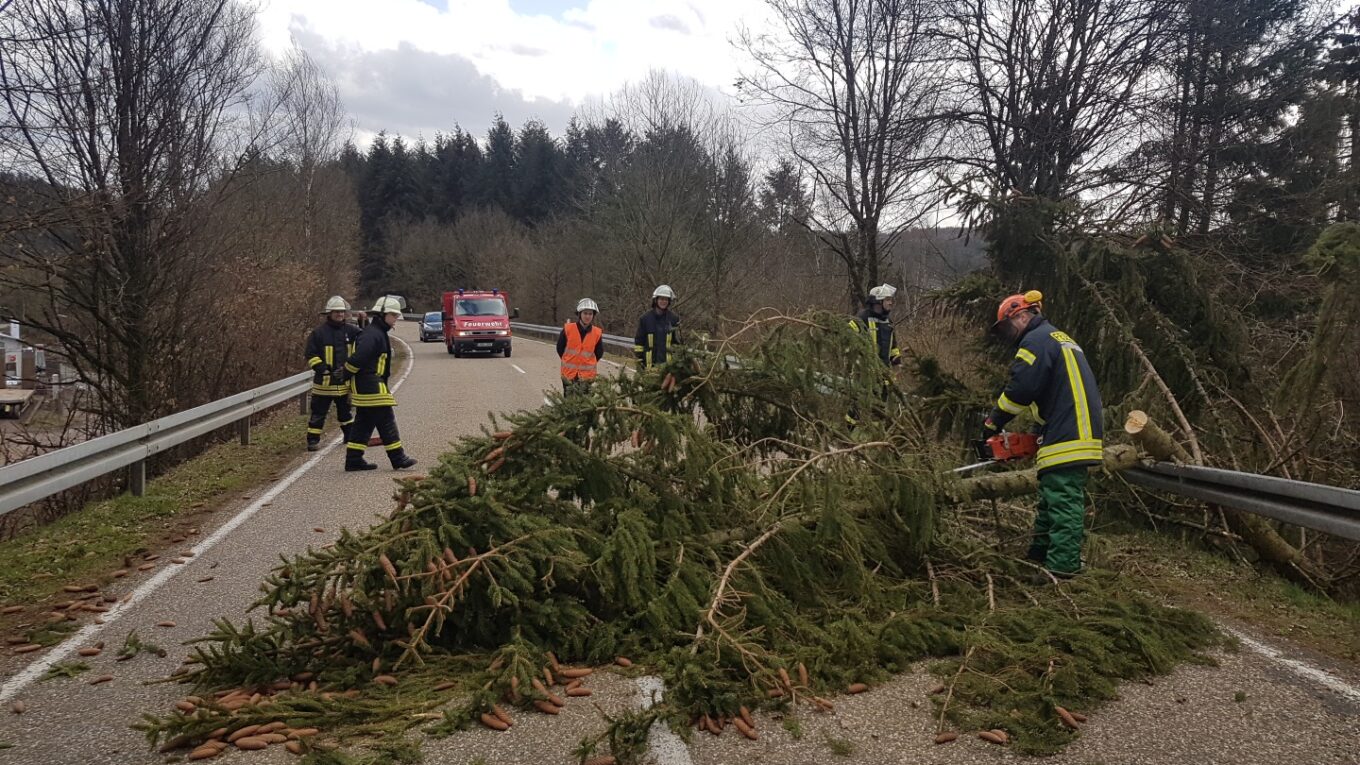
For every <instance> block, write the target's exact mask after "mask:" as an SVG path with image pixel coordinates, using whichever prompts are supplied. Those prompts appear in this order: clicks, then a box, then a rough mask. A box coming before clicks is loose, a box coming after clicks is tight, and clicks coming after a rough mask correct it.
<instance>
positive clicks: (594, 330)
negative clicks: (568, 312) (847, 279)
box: [562, 321, 604, 380]
mask: <svg viewBox="0 0 1360 765" xmlns="http://www.w3.org/2000/svg"><path fill="white" fill-rule="evenodd" d="M562 331H564V332H566V333H567V347H566V348H565V349H563V351H562V378H563V379H565V380H594V379H595V364H596V362H597V361H598V359H596V358H595V346H597V345H599V343H600V337H601V336H603V335H604V330H602V329H600V328H599V327H597V326H595V325H594V324H592V325H590V330H589V331H587V332H586V336H585V337H581V328H580V327H578V326H577V325H576V322H574V321H569V322H567V323H566V326H564V327H563V328H562Z"/></svg>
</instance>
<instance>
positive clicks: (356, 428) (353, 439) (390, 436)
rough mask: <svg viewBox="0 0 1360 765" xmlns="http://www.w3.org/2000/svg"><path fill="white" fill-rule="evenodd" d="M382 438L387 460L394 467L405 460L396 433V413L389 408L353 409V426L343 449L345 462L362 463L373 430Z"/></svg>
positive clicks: (399, 438)
mask: <svg viewBox="0 0 1360 765" xmlns="http://www.w3.org/2000/svg"><path fill="white" fill-rule="evenodd" d="M375 429H376V430H377V431H378V436H379V437H380V438H382V442H383V448H384V449H386V450H387V458H388V459H389V460H391V461H392V464H393V465H395V464H397V463H398V462H401V461H402V460H404V459H405V458H406V450H404V449H402V448H401V435H400V434H399V433H398V432H397V413H396V410H395V408H394V407H390V406H360V407H356V408H355V414H354V424H353V425H351V426H350V427H349V436H348V444H347V448H346V449H345V462H347V463H349V464H352V465H357V464H359V463H360V462H363V461H364V450H365V449H367V448H368V438H369V436H371V435H373V431H374V430H375Z"/></svg>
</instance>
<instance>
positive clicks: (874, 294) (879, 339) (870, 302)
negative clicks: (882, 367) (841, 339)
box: [850, 284, 902, 367]
mask: <svg viewBox="0 0 1360 765" xmlns="http://www.w3.org/2000/svg"><path fill="white" fill-rule="evenodd" d="M896 294H897V288H896V287H894V286H892V285H891V284H880V285H878V286H877V287H874V288H873V289H871V290H869V297H867V298H865V300H864V310H862V311H860V312H859V313H857V314H855V318H853V319H851V320H850V329H853V330H855V331H856V332H863V333H865V335H866V336H867V337H868V339H869V342H871V343H872V344H873V346H874V350H875V352H877V353H878V357H879V358H880V359H882V360H883V363H884V364H887V365H888V366H890V367H895V366H900V365H901V364H902V349H901V348H898V347H897V338H896V337H895V336H894V334H893V325H892V320H891V319H889V318H888V315H889V314H890V313H892V309H893V300H894V299H895V298H894V296H895V295H896Z"/></svg>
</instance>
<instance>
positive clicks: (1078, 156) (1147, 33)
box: [940, 0, 1179, 199]
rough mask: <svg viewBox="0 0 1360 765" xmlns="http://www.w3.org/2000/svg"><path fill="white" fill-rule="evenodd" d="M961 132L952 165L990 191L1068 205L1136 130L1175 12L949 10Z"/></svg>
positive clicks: (1099, 7) (1093, 3)
mask: <svg viewBox="0 0 1360 765" xmlns="http://www.w3.org/2000/svg"><path fill="white" fill-rule="evenodd" d="M948 2H949V10H948V12H947V13H946V14H945V18H944V20H943V23H942V24H941V32H940V34H941V36H942V37H943V38H944V39H945V40H947V41H948V43H949V46H950V52H949V56H950V59H951V60H952V61H953V63H954V77H953V82H954V90H953V93H954V95H955V96H956V97H957V99H958V100H957V102H956V103H955V104H954V106H953V108H952V109H951V110H950V113H949V115H950V118H951V119H952V120H953V121H955V122H957V124H959V125H960V126H962V128H963V132H962V134H961V135H960V137H959V140H958V142H957V144H956V149H955V151H954V153H953V159H954V161H955V162H957V163H958V164H960V165H962V166H963V167H966V168H971V169H972V170H974V171H975V172H976V173H977V174H979V175H980V176H981V177H982V178H983V179H984V181H985V183H986V184H987V186H989V187H990V188H989V191H992V192H997V191H1001V192H1005V191H1010V190H1015V191H1018V192H1019V193H1022V194H1026V195H1031V194H1032V195H1035V196H1038V197H1042V198H1045V199H1061V198H1065V197H1067V198H1070V197H1073V196H1075V195H1077V194H1079V193H1081V192H1082V191H1085V190H1087V189H1088V188H1089V187H1090V185H1089V184H1090V183H1100V180H1099V179H1097V178H1095V177H1094V176H1092V177H1090V178H1083V171H1084V170H1086V169H1090V168H1092V167H1098V166H1100V165H1101V164H1104V163H1108V162H1110V161H1111V160H1110V159H1109V158H1108V157H1106V156H1105V152H1104V151H1103V150H1104V149H1107V148H1111V146H1112V144H1114V143H1116V142H1118V141H1121V140H1124V139H1126V138H1127V137H1128V136H1129V135H1130V134H1131V132H1132V131H1133V130H1135V128H1136V127H1137V126H1138V125H1139V124H1140V121H1141V120H1142V119H1143V114H1142V111H1141V108H1140V107H1142V106H1144V105H1145V103H1144V96H1145V95H1146V86H1147V75H1148V73H1149V70H1150V69H1151V68H1152V67H1153V66H1154V65H1156V64H1157V63H1158V57H1159V56H1160V55H1161V54H1162V52H1163V51H1164V50H1165V48H1166V45H1167V38H1166V36H1165V35H1164V31H1165V30H1166V29H1167V28H1168V25H1169V24H1171V23H1172V21H1173V17H1174V15H1173V8H1174V6H1175V5H1176V3H1177V2H1179V0H1122V1H1120V2H1111V1H1110V0H948Z"/></svg>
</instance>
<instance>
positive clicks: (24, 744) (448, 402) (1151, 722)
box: [0, 323, 1360, 765]
mask: <svg viewBox="0 0 1360 765" xmlns="http://www.w3.org/2000/svg"><path fill="white" fill-rule="evenodd" d="M398 331H399V333H400V334H401V335H402V336H403V337H405V338H407V339H408V340H410V341H411V342H410V346H411V349H412V364H411V366H409V367H408V368H407V371H406V372H405V373H404V374H406V375H408V376H407V377H405V378H404V380H403V384H402V386H401V387H400V388H399V389H398V391H397V398H398V401H399V402H400V407H399V408H398V419H399V422H400V425H401V429H402V441H403V442H404V443H405V444H406V445H407V449H408V451H409V452H410V453H411V454H413V455H414V456H416V457H417V458H419V459H420V460H421V461H422V465H421V466H419V467H418V468H417V472H419V471H420V470H422V469H424V468H427V467H429V466H430V465H431V464H433V462H434V461H435V458H436V457H437V455H438V453H439V452H440V451H441V450H442V449H443V448H444V446H445V445H446V444H447V443H448V442H449V441H451V440H454V439H456V438H458V437H459V436H461V435H464V434H469V433H474V432H477V431H478V429H479V428H480V427H481V425H482V423H483V422H485V419H486V414H487V412H489V411H509V410H514V409H521V408H532V407H537V406H539V405H541V404H542V402H543V397H544V393H545V390H547V389H552V388H554V387H555V386H556V385H557V359H556V357H555V356H554V354H553V352H552V349H551V347H549V346H547V345H544V344H541V343H534V342H530V341H528V340H527V339H524V338H521V339H520V340H517V341H516V346H515V351H516V353H515V357H514V359H513V360H510V359H502V358H494V359H486V358H470V359H457V360H455V359H453V358H452V357H450V356H448V355H447V354H446V353H445V351H444V348H443V346H442V345H440V344H420V343H417V342H414V340H415V332H416V328H415V325H414V324H413V323H405V324H402V325H400V328H399V330H398ZM512 361H513V363H512ZM299 451H300V449H299ZM371 457H372V458H373V459H376V460H379V461H380V463H385V461H384V460H383V459H382V456H381V455H380V454H379V453H378V451H377V450H374V451H373V452H372V453H371ZM342 461H343V453H342V451H341V449H340V448H339V447H330V448H328V449H327V450H326V451H324V452H322V453H320V454H317V455H313V456H309V457H302V456H300V457H299V459H298V461H297V463H296V465H295V466H294V468H293V469H292V470H291V471H289V472H287V473H286V475H285V476H284V477H283V478H282V479H281V480H280V481H279V482H277V483H275V484H273V485H272V486H269V487H264V488H263V489H262V493H261V494H259V495H257V496H255V497H253V498H250V499H246V500H243V501H242V502H241V503H240V504H239V505H238V506H237V507H234V508H229V509H227V510H226V511H224V512H223V513H222V514H221V515H220V516H219V517H218V518H217V519H216V521H215V523H207V522H205V523H204V525H203V528H202V533H201V534H200V535H198V536H197V537H194V538H192V539H190V540H189V541H187V542H185V545H186V546H188V545H196V547H194V549H193V550H192V552H194V554H193V555H192V556H184V557H183V558H182V559H183V560H184V562H183V563H174V562H168V559H169V560H173V559H172V556H171V555H169V554H167V555H163V556H161V557H160V558H158V559H156V560H152V561H147V563H151V564H154V565H153V566H151V568H150V570H148V571H146V572H137V573H136V574H134V575H133V576H129V577H126V578H123V579H119V580H117V582H116V583H115V584H114V585H112V586H110V587H108V588H106V589H105V590H104V592H103V594H104V595H106V596H107V597H109V598H112V599H115V600H119V601H121V600H124V599H128V598H130V600H128V602H126V603H122V604H120V605H118V606H115V607H114V610H112V611H110V612H108V613H105V614H102V615H101V617H100V618H101V619H102V620H103V621H104V623H103V624H95V623H93V622H90V623H88V624H87V625H86V626H85V627H83V628H82V629H81V630H80V631H79V632H78V633H77V634H76V635H75V636H74V637H72V638H70V639H68V640H67V641H66V642H64V643H61V644H60V645H58V646H57V647H55V648H53V649H50V650H46V651H39V652H35V653H32V654H25V655H24V656H23V657H21V658H22V659H23V660H24V661H25V663H16V664H14V665H13V666H12V667H11V671H12V674H10V675H8V676H7V677H6V678H5V679H4V684H3V685H2V686H0V698H3V700H4V702H5V705H6V707H7V708H8V707H10V705H12V704H14V703H16V702H18V703H20V704H21V705H22V707H23V712H22V713H19V714H16V713H11V712H9V711H6V712H4V716H3V722H2V723H0V742H3V743H5V744H8V745H11V746H12V747H13V748H11V749H10V750H9V751H6V752H3V753H0V760H3V761H9V762H23V763H54V764H61V763H71V764H72V765H74V764H75V763H158V762H164V761H165V755H160V754H156V753H154V752H151V751H149V750H148V749H147V747H146V745H145V742H144V740H143V738H142V737H141V736H140V734H138V733H137V732H135V731H133V730H132V729H131V728H130V726H131V725H132V724H133V723H134V722H136V721H137V720H138V718H139V717H140V715H141V714H142V713H145V712H155V713H158V714H159V713H164V712H166V711H167V710H169V709H172V708H173V705H174V703H175V702H176V700H178V699H180V698H182V697H183V696H184V695H185V694H186V692H187V691H186V689H185V688H183V687H181V686H177V685H175V684H165V683H160V684H156V683H154V681H156V680H158V679H161V678H164V677H166V676H168V675H170V674H171V673H173V672H174V671H175V670H176V669H177V667H178V666H179V664H180V662H181V661H182V659H183V658H184V656H185V655H186V649H185V648H184V646H183V645H182V643H184V642H185V641H187V640H191V639H193V638H197V637H201V636H203V635H205V634H207V633H208V632H210V631H211V630H212V628H213V621H214V620H215V619H217V618H220V617H224V616H225V617H228V618H231V619H233V620H235V621H240V620H241V619H242V618H243V617H244V616H245V615H246V609H247V607H248V606H249V604H250V603H251V602H252V601H253V599H254V598H255V597H256V596H257V594H258V588H259V584H260V582H261V581H263V579H264V578H265V576H266V574H267V573H268V571H269V570H270V569H271V568H273V567H274V566H275V565H276V564H277V563H278V560H279V556H280V555H288V554H292V553H295V552H299V551H302V550H304V549H305V548H307V547H308V546H319V545H321V544H325V543H326V542H328V541H330V540H331V539H333V538H334V537H335V536H336V535H337V534H338V532H339V529H340V528H341V527H342V526H348V527H351V528H356V527H363V526H365V525H367V524H368V523H370V522H371V520H372V519H373V517H374V516H375V514H377V513H380V512H383V511H385V510H386V509H388V508H390V507H391V505H392V493H393V489H394V484H393V483H392V482H391V480H390V479H391V478H392V477H393V476H394V474H393V473H391V472H390V471H389V470H388V469H387V468H386V466H385V464H384V467H383V468H382V469H380V470H378V471H375V472H370V473H352V474H347V473H344V472H342V471H341V463H342ZM318 529H319V530H318ZM186 549H187V548H186ZM172 552H173V551H172ZM143 565H145V564H143ZM80 596H81V595H80V594H75V593H73V594H72V598H73V599H77V598H79V597H80ZM93 616H94V614H91V617H93ZM129 636H135V638H136V639H137V640H140V641H141V642H143V643H148V644H152V645H155V646H159V647H161V648H163V649H165V652H166V653H165V656H158V655H157V654H156V652H154V651H143V652H140V653H137V654H136V655H135V656H134V657H133V658H131V659H129V660H126V661H121V662H120V661H117V658H118V654H119V653H120V649H122V648H123V647H124V646H125V644H126V643H128V642H129V641H128V638H129ZM96 646H102V649H101V650H100V652H99V653H98V655H94V656H83V655H80V654H81V649H85V650H84V653H93V649H94V648H95V647H96ZM1284 658H1288V657H1287V656H1286V657H1284ZM14 661H17V659H16V660H14ZM1220 662H1221V663H1220V666H1219V667H1183V668H1181V669H1179V670H1177V671H1176V672H1175V673H1174V674H1172V675H1171V676H1168V677H1165V678H1159V679H1157V680H1156V681H1154V682H1153V683H1151V684H1148V685H1141V684H1139V685H1131V686H1129V687H1128V688H1126V690H1125V692H1124V693H1123V694H1122V699H1121V700H1120V701H1117V702H1114V703H1113V704H1110V705H1107V706H1106V707H1103V708H1101V709H1100V710H1097V711H1095V712H1094V713H1093V714H1092V715H1091V719H1090V722H1089V723H1087V725H1086V727H1085V729H1084V732H1083V736H1082V738H1081V739H1080V740H1079V741H1078V742H1077V743H1076V744H1074V745H1073V746H1072V747H1070V748H1069V749H1068V751H1067V752H1065V753H1064V754H1063V755H1061V756H1059V757H1057V758H1053V759H1052V760H1046V761H1056V762H1062V763H1086V762H1093V761H1099V762H1104V763H1158V762H1177V761H1185V762H1232V763H1234V765H1247V764H1248V763H1262V764H1263V765H1264V764H1265V763H1269V764H1270V765H1276V764H1277V763H1279V762H1281V761H1306V762H1310V763H1347V762H1355V759H1354V758H1355V748H1354V746H1353V744H1354V742H1355V741H1357V740H1360V692H1357V691H1355V690H1354V686H1353V685H1347V684H1346V681H1345V680H1344V679H1338V678H1336V677H1335V676H1332V677H1333V679H1332V680H1330V681H1329V680H1327V679H1326V678H1322V679H1321V680H1320V679H1319V678H1318V677H1317V676H1316V675H1314V676H1311V677H1310V676H1308V675H1306V674H1300V673H1299V672H1298V671H1296V670H1297V668H1291V667H1290V666H1289V665H1288V664H1287V663H1285V662H1282V661H1280V658H1279V657H1277V658H1273V659H1272V658H1268V657H1266V656H1265V655H1263V654H1262V653H1260V652H1258V651H1255V650H1246V649H1244V650H1243V651H1241V652H1240V653H1235V654H1225V655H1223V656H1222V657H1220ZM80 664H83V665H85V666H86V667H87V669H84V670H80V669H79V665H80ZM1346 673H1347V670H1346V669H1345V668H1339V669H1336V674H1339V675H1345V674H1346ZM64 674H71V675H73V676H71V677H64V676H61V675H64ZM49 676H52V677H50V679H44V678H45V677H49ZM106 676H111V678H112V679H110V680H107V681H105V682H101V683H98V684H93V681H95V680H98V679H102V678H103V677H106ZM1328 682H1331V683H1332V685H1333V686H1334V687H1328V686H1327V683H1328ZM934 683H935V679H934V678H933V677H931V676H929V675H927V674H925V673H924V672H918V673H915V674H910V675H906V676H902V677H899V678H897V679H895V680H893V681H892V682H890V683H887V684H885V685H883V686H880V687H878V688H875V689H873V690H871V691H869V692H868V693H864V694H861V695H858V696H854V697H846V698H842V699H839V700H837V706H836V711H835V713H833V714H826V713H813V712H810V711H804V712H801V713H800V714H799V715H798V717H796V718H790V719H776V718H773V717H770V716H758V719H757V730H758V731H759V735H760V739H759V740H758V741H755V742H750V741H747V740H745V739H743V738H739V737H738V736H737V735H736V734H735V732H729V733H728V734H727V735H724V736H722V737H720V738H712V737H710V736H708V735H706V734H705V735H703V736H701V737H698V738H696V739H695V740H694V741H692V742H691V743H690V744H689V745H688V746H675V745H673V746H670V747H667V748H665V749H664V750H662V749H660V748H658V750H657V755H658V759H659V761H661V762H663V763H667V764H669V763H688V762H693V763H715V764H716V763H728V762H738V761H744V762H749V763H761V762H763V763H802V762H822V761H827V760H829V759H832V758H833V757H834V761H844V762H863V763H882V762H920V761H926V760H928V761H931V762H941V763H946V762H949V763H954V762H957V763H966V762H996V761H1002V760H1011V759H1014V758H1013V756H1012V755H1011V754H1010V753H1008V752H1007V751H1006V750H1004V749H1003V748H1001V747H998V746H995V745H993V744H987V743H984V742H982V741H980V740H978V739H976V738H974V737H971V736H964V737H962V738H961V739H960V741H958V742H955V743H953V744H948V745H944V746H936V745H934V744H933V743H932V740H933V738H934V733H935V730H934V724H933V721H932V715H931V702H930V696H929V689H930V687H931V686H932V685H933V684H934ZM588 684H589V685H590V686H591V687H592V688H593V689H594V690H595V695H594V696H593V697H591V698H589V699H572V700H570V702H569V704H568V706H567V708H566V710H564V712H563V713H562V714H561V715H560V716H558V717H551V718H550V717H547V716H545V715H537V714H529V713H525V712H518V713H516V717H517V719H518V721H519V723H518V724H517V725H516V726H515V727H514V728H512V729H511V730H510V731H508V732H505V733H497V732H493V731H491V730H485V729H479V730H474V731H468V732H465V733H459V734H455V735H453V736H451V737H449V738H445V739H437V740H436V739H429V740H421V741H420V742H419V743H420V746H421V748H422V749H423V750H424V751H425V754H426V761H429V762H448V763H472V762H476V761H478V758H481V760H482V761H484V762H486V763H488V765H492V764H494V765H518V764H520V763H523V764H524V765H528V763H534V764H535V765H544V764H546V763H571V762H575V760H574V759H573V758H572V757H571V755H570V752H571V750H572V749H573V747H574V746H575V744H576V742H577V741H579V740H580V738H581V737H582V736H583V735H585V734H587V733H592V732H597V731H599V730H601V729H603V727H604V720H603V717H602V715H601V712H602V711H603V712H607V713H612V712H615V711H618V710H623V709H626V708H628V707H631V706H634V705H637V704H640V703H642V699H641V698H640V696H641V694H640V693H639V687H640V686H639V684H638V683H637V682H635V681H634V679H632V678H624V677H621V676H619V675H618V674H615V673H613V672H609V673H597V675H596V676H595V677H593V678H591V679H590V680H589V681H588ZM597 705H598V708H597ZM675 743H676V742H675V741H672V744H675ZM290 758H291V755H288V754H286V753H285V752H284V751H283V750H282V749H281V748H280V747H271V748H270V749H269V750H267V751H265V752H237V751H232V752H230V753H228V754H224V755H223V756H222V757H220V758H217V759H215V760H214V761H215V762H216V761H227V762H256V763H272V762H284V761H287V760H288V759H290Z"/></svg>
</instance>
